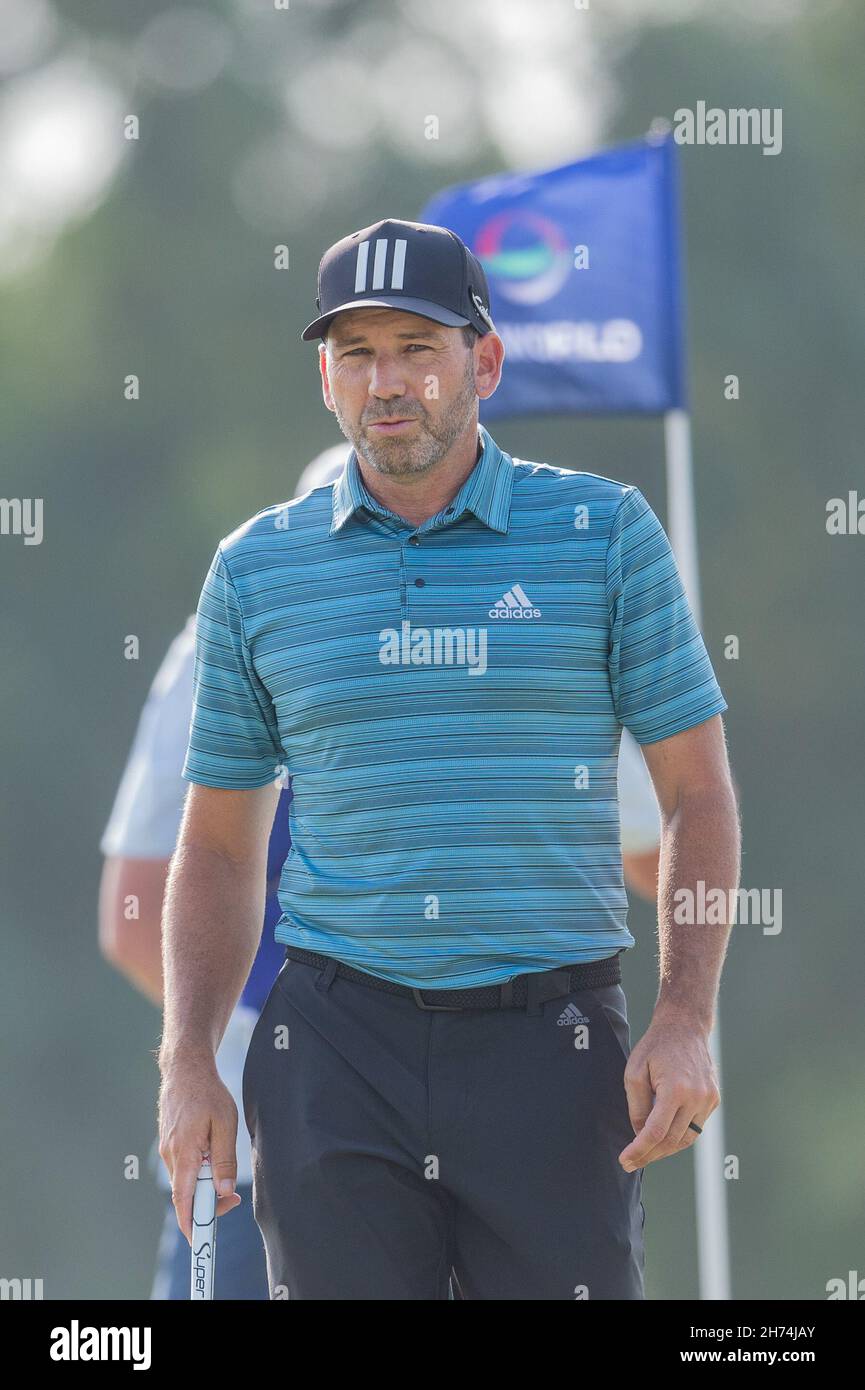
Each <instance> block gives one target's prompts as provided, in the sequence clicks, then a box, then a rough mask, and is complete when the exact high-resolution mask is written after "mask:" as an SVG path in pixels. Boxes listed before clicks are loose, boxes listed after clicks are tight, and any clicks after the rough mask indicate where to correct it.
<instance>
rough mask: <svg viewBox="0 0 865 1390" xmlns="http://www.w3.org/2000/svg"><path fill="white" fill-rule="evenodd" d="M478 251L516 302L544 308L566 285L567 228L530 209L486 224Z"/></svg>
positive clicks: (506, 296) (499, 287) (486, 267)
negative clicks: (565, 229) (565, 230)
mask: <svg viewBox="0 0 865 1390" xmlns="http://www.w3.org/2000/svg"><path fill="white" fill-rule="evenodd" d="M474 252H475V255H476V256H477V257H478V259H479V261H480V262H481V264H482V265H483V268H484V270H485V271H486V273H487V275H488V276H489V277H490V278H491V279H494V280H495V282H496V291H497V293H498V294H499V296H500V297H501V298H502V299H506V300H508V301H509V302H510V303H511V304H543V303H545V302H546V300H548V299H552V298H553V296H554V295H556V294H558V293H559V290H561V289H562V287H563V286H564V284H565V282H566V280H567V278H568V275H569V274H570V272H571V252H570V248H569V246H568V242H567V239H566V237H565V235H564V232H563V231H562V229H561V227H559V226H557V224H556V223H555V222H552V221H550V219H549V218H548V217H541V216H540V215H539V214H538V213H534V212H529V211H527V210H526V209H517V210H516V211H513V212H500V213H498V214H497V215H496V216H495V217H491V218H490V219H489V221H487V222H483V223H481V225H480V227H479V228H478V229H477V232H476V234H475V244H474Z"/></svg>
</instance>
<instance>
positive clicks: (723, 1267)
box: [664, 410, 730, 1300]
mask: <svg viewBox="0 0 865 1390" xmlns="http://www.w3.org/2000/svg"><path fill="white" fill-rule="evenodd" d="M664 441H665V444H666V462H667V530H668V533H669V537H670V544H671V546H672V548H673V553H674V555H675V556H676V563H677V565H678V567H679V572H680V574H681V576H682V583H683V585H684V587H685V593H686V594H687V596H688V602H689V603H690V605H691V611H692V613H693V614H694V619H695V621H696V623H697V626H698V627H699V628H700V629H701V631H702V626H703V622H702V617H701V612H700V577H699V568H698V564H697V521H696V510H695V507H694V482H693V469H692V466H691V421H690V417H689V416H688V414H687V412H686V411H684V410H668V411H667V413H666V414H665V416H664ZM719 1015H720V1010H716V1015H715V1026H714V1028H713V1029H712V1032H711V1033H710V1035H709V1052H710V1054H711V1056H712V1060H713V1062H714V1064H715V1070H716V1071H717V1074H718V1086H719V1088H721V1090H722V1091H723V1087H722V1083H721V1032H720V1017H719ZM692 1147H693V1152H694V1164H695V1169H694V1176H695V1181H696V1198H697V1255H698V1261H699V1271H700V1298H701V1299H716V1300H727V1299H729V1298H730V1250H729V1240H728V1220H727V1185H726V1180H725V1178H724V1110H723V1105H719V1106H718V1108H717V1110H715V1111H713V1112H712V1116H711V1118H710V1120H709V1123H708V1124H707V1126H706V1129H705V1132H704V1133H703V1134H702V1135H701V1136H700V1138H699V1139H698V1140H697V1142H696V1143H695V1144H694V1145H693V1146H692Z"/></svg>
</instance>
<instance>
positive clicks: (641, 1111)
mask: <svg viewBox="0 0 865 1390" xmlns="http://www.w3.org/2000/svg"><path fill="white" fill-rule="evenodd" d="M624 1080H625V1092H626V1094H627V1097H628V1111H629V1113H630V1117H631V1124H632V1125H633V1127H634V1130H635V1131H636V1138H635V1139H634V1141H633V1143H632V1144H629V1145H628V1146H627V1148H625V1149H623V1150H622V1152H621V1153H620V1154H619V1162H620V1163H621V1165H622V1167H623V1168H624V1169H625V1170H626V1171H627V1172H633V1171H634V1170H635V1169H636V1168H644V1167H645V1166H646V1164H647V1163H654V1162H655V1161H656V1160H657V1159H659V1158H668V1157H669V1155H670V1154H675V1153H680V1152H681V1151H682V1149H687V1148H690V1146H691V1144H693V1143H694V1141H695V1140H696V1139H699V1137H700V1136H699V1135H698V1134H697V1132H696V1130H693V1129H689V1125H690V1123H691V1121H692V1120H693V1121H694V1123H695V1124H698V1125H699V1126H700V1128H701V1129H702V1128H703V1126H704V1125H705V1123H706V1120H707V1119H708V1117H709V1116H710V1115H711V1113H712V1111H713V1110H716V1109H717V1108H718V1105H719V1104H720V1102H721V1095H720V1091H719V1090H718V1078H717V1075H716V1073H715V1066H714V1063H713V1061H712V1057H711V1054H710V1052H709V1040H708V1034H707V1032H706V1031H705V1029H704V1028H702V1027H700V1026H699V1025H698V1024H697V1023H695V1021H694V1020H693V1019H692V1018H690V1017H688V1016H687V1015H686V1014H681V1013H675V1012H669V1011H665V1012H660V1011H659V1010H658V1009H656V1010H655V1014H654V1017H653V1018H652V1022H651V1024H650V1025H649V1027H648V1029H647V1031H646V1032H645V1034H644V1035H643V1037H642V1038H641V1039H640V1041H639V1042H638V1043H637V1044H636V1046H635V1047H634V1048H632V1050H631V1054H630V1056H629V1058H628V1064H627V1066H626V1068H625V1077H624Z"/></svg>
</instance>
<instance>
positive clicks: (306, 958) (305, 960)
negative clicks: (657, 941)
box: [285, 946, 622, 1013]
mask: <svg viewBox="0 0 865 1390" xmlns="http://www.w3.org/2000/svg"><path fill="white" fill-rule="evenodd" d="M285 954H286V958H287V959H288V960H297V961H300V962H301V963H302V964H303V965H314V966H317V967H318V969H319V970H327V969H328V967H330V968H331V971H332V973H333V974H335V975H341V976H342V977H343V978H344V979H346V980H355V981H356V982H357V983H358V984H360V985H370V986H371V987H372V988H373V989H383V990H384V991H385V992H386V993H387V994H403V995H408V997H409V998H411V999H414V1002H415V1003H416V1004H417V1006H418V1008H419V1009H430V1010H442V1011H444V1012H446V1013H451V1012H456V1011H459V1010H460V1009H523V1008H525V1007H526V1005H527V1004H529V1005H531V1006H532V1007H536V1006H538V1005H540V1004H543V1003H546V1001H547V1000H548V999H558V998H560V997H561V995H563V994H572V993H573V992H574V991H576V990H580V989H602V988H603V987H604V986H605V985H617V984H619V983H620V981H621V978H622V967H621V962H620V961H619V954H620V953H619V952H618V951H617V952H616V954H615V955H614V956H607V957H606V959H605V960H590V961H586V962H585V963H583V964H580V965H562V966H559V967H557V968H556V969H555V970H539V971H536V972H534V973H533V974H529V975H516V976H515V977H514V978H513V979H512V980H505V981H504V982H503V983H502V984H500V985H477V986H475V987H474V988H472V989H413V988H412V986H411V985H401V984H397V983H396V981H394V980H385V979H382V977H381V975H371V974H370V973H369V971H368V970H355V968H354V966H352V965H346V964H345V962H344V961H341V960H335V958H334V957H333V956H323V955H319V953H318V952H317V951H304V950H303V948H302V947H300V946H286V948H285ZM334 967H335V968H334Z"/></svg>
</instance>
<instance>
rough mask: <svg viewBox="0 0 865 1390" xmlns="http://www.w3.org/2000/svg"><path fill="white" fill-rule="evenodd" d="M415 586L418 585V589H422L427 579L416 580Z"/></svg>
mask: <svg viewBox="0 0 865 1390" xmlns="http://www.w3.org/2000/svg"><path fill="white" fill-rule="evenodd" d="M415 584H416V585H417V587H418V588H419V589H422V588H423V586H424V584H426V580H425V579H416V580H415Z"/></svg>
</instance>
